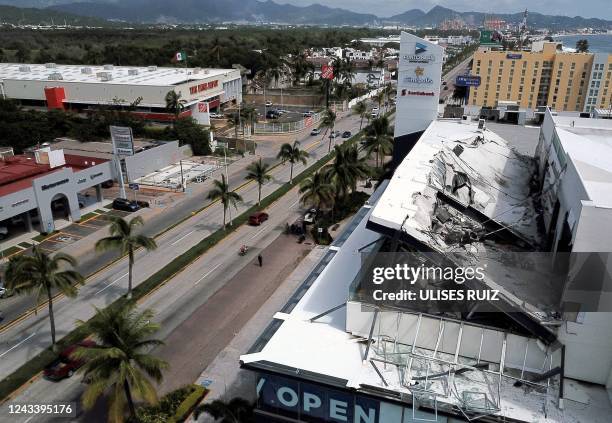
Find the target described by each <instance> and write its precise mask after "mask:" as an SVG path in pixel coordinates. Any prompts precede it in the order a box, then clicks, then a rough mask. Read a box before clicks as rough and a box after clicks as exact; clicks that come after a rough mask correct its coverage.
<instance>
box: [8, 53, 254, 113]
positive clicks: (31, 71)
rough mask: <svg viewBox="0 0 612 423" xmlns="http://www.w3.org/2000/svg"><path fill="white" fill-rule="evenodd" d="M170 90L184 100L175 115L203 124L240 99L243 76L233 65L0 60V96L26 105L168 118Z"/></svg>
mask: <svg viewBox="0 0 612 423" xmlns="http://www.w3.org/2000/svg"><path fill="white" fill-rule="evenodd" d="M170 91H174V92H176V93H177V94H179V95H180V100H181V102H182V103H183V106H184V109H183V110H182V111H181V112H180V114H179V116H181V117H184V116H193V117H194V118H195V119H196V120H198V121H199V122H200V123H202V124H208V123H209V122H210V121H209V116H208V113H209V112H210V111H214V110H218V109H219V108H220V107H221V106H222V105H224V104H226V103H230V102H241V101H242V80H241V76H240V71H239V70H237V69H202V68H178V67H176V68H175V67H157V66H148V67H132V66H130V67H128V66H113V65H104V66H87V65H83V66H75V65H58V64H55V63H46V64H19V63H0V96H1V97H2V98H12V99H16V100H19V101H20V102H21V103H22V104H24V105H30V106H41V107H47V108H49V109H70V110H76V111H87V110H91V109H95V108H96V107H99V106H112V107H128V106H131V105H135V109H134V113H135V114H138V115H141V116H142V117H143V118H145V119H148V120H155V121H170V120H172V119H174V117H175V115H174V113H169V111H168V110H167V109H166V95H167V94H168V92H170Z"/></svg>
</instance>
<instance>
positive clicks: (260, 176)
mask: <svg viewBox="0 0 612 423" xmlns="http://www.w3.org/2000/svg"><path fill="white" fill-rule="evenodd" d="M269 170H270V165H269V164H267V163H263V162H262V161H261V158H260V159H259V161H256V162H253V163H251V164H250V165H248V166H247V172H248V173H247V176H246V178H245V179H248V180H250V181H255V182H256V183H257V189H258V194H257V205H258V206H259V205H261V187H262V186H263V184H265V183H266V182H268V181H269V180H270V179H271V178H272V177H271V176H270V175H269V174H268V172H269Z"/></svg>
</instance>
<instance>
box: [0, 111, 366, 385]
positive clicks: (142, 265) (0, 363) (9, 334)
mask: <svg viewBox="0 0 612 423" xmlns="http://www.w3.org/2000/svg"><path fill="white" fill-rule="evenodd" d="M358 127H359V118H358V117H356V116H348V117H346V118H344V119H342V120H340V121H339V122H338V124H337V128H338V130H341V131H344V130H351V131H353V132H356V131H357V129H358ZM341 141H342V140H341V139H337V141H336V142H341ZM303 147H304V148H306V149H307V150H309V153H310V158H309V161H308V164H307V165H306V166H309V165H310V164H312V163H313V162H314V161H316V160H318V159H320V158H321V157H323V156H324V155H325V154H326V153H327V150H328V145H327V140H325V141H322V140H321V138H320V137H307V138H306V140H304V141H303ZM304 168H305V166H303V165H301V164H297V165H296V166H295V169H294V175H295V174H298V173H300V172H301V171H302V170H303V169H304ZM235 179H236V180H235V181H233V182H232V183H233V184H234V186H236V185H237V184H238V183H239V182H240V183H241V182H243V179H241V177H240V175H237V176H235ZM288 179H289V165H283V166H279V167H277V168H275V169H274V170H273V171H272V179H271V181H270V182H268V183H267V184H266V185H265V186H264V187H263V190H262V195H264V196H265V195H268V194H269V193H271V192H272V191H274V190H276V189H277V188H278V187H280V186H281V185H282V184H283V183H285V182H287V180H288ZM238 193H239V194H240V195H241V196H242V197H243V199H244V202H243V203H241V204H240V205H239V207H238V210H233V211H232V212H233V214H234V216H235V215H237V214H239V213H242V212H244V211H245V210H247V209H248V208H249V207H251V206H252V205H253V204H254V203H255V201H256V198H257V186H256V185H255V184H253V183H250V184H247V185H244V186H242V187H241V188H240V189H238ZM297 200H298V197H297V194H296V193H293V195H286V196H285V197H283V200H282V201H283V203H282V204H283V207H277V208H276V209H277V210H275V211H274V213H273V214H272V219H271V221H270V222H269V223H268V224H266V225H264V226H263V227H262V228H246V227H245V228H241V229H240V230H239V231H238V232H236V233H235V234H232V235H230V240H232V241H229V242H228V241H224V242H223V243H222V244H221V245H220V246H219V247H217V248H216V249H215V251H217V250H218V251H219V252H218V254H221V255H223V254H225V258H226V259H227V260H230V259H231V261H233V260H235V259H236V255H237V254H236V253H237V251H238V246H239V245H241V244H242V243H244V244H251V245H253V244H254V245H257V243H258V237H263V236H264V234H265V231H266V230H268V228H270V230H271V228H272V227H273V224H279V225H281V226H284V223H285V222H288V221H291V219H293V217H294V216H293V215H291V213H295V209H296V207H297V206H298V202H297ZM192 201H193V202H194V203H195V204H197V205H198V206H199V207H201V206H202V204H204V201H205V200H204V198H197V199H196V198H194V199H193V200H192ZM285 203H286V204H285ZM277 204H278V203H277ZM187 213H188V214H189V213H190V212H187ZM165 214H166V215H168V216H167V219H168V222H164V223H161V224H159V223H158V224H159V225H160V227H159V229H161V228H163V227H164V226H163V225H164V224H166V226H167V224H169V223H171V222H172V221H176V220H178V219H179V217H181V215H183V214H185V210H184V207H183V205H181V207H180V208H177V209H176V210H172V211H170V212H169V213H168V212H166V213H165ZM222 216H223V211H222V207H221V205H220V204H219V203H213V204H210V205H209V206H208V207H207V208H206V209H205V210H203V211H202V212H200V213H198V214H196V215H194V216H192V217H190V218H188V219H187V220H185V221H183V222H182V223H180V224H179V225H177V226H175V227H174V228H172V229H170V230H169V231H167V232H165V233H164V234H163V235H161V236H160V237H158V239H157V244H158V248H157V250H155V251H152V252H145V251H138V252H137V255H136V264H135V269H134V285H135V286H136V285H138V284H139V283H141V282H142V281H143V280H145V279H146V278H148V277H149V276H151V275H152V274H154V273H155V272H157V271H158V270H159V269H161V268H162V267H163V266H164V265H166V264H168V263H169V262H170V261H172V260H173V258H174V257H177V256H178V255H180V254H182V253H184V252H185V251H187V250H188V249H189V248H191V247H192V246H193V245H195V244H196V243H197V242H199V241H200V240H202V239H203V238H205V237H206V236H208V235H210V234H211V233H212V232H214V231H216V230H217V229H219V227H220V226H221V222H222ZM147 231H150V232H152V233H155V232H156V230H152V229H151V228H147ZM256 231H260V233H259V234H256V233H255V232H256ZM212 255H213V253H212V252H208V253H207V254H206V255H205V257H207V258H210V257H212ZM231 261H230V262H231ZM222 263H223V261H222V260H219V261H215V262H214V263H213V264H212V265H211V266H210V267H207V266H204V267H203V268H198V267H194V265H195V264H192V266H191V267H190V268H189V269H187V270H186V272H188V274H189V277H190V278H193V279H194V280H193V283H194V284H195V282H198V280H199V282H198V284H197V285H198V286H200V287H206V288H200V289H204V290H205V291H207V292H208V291H209V290H211V289H213V288H214V286H213V287H211V286H208V285H207V284H206V283H205V281H206V280H207V278H210V280H212V281H213V282H211V283H213V284H214V281H215V280H216V279H215V278H214V277H213V276H214V273H215V272H218V271H220V270H221V269H223V266H224V265H223V264H222ZM215 266H217V267H215ZM231 268H232V266H230V269H231ZM173 284H175V281H170V282H169V283H168V285H173ZM126 286H127V261H126V260H125V259H122V260H119V261H117V262H115V263H114V264H112V265H110V266H108V267H106V268H103V269H102V270H100V271H99V272H97V273H95V274H94V275H92V276H91V277H90V278H89V279H88V280H87V283H86V284H85V286H83V287H81V289H80V292H79V296H78V297H77V298H75V299H68V298H65V297H60V298H58V299H57V300H56V302H55V304H54V311H55V321H56V330H57V334H58V337H62V336H63V335H65V334H66V333H68V332H69V331H70V330H72V329H73V328H74V327H75V320H76V319H82V320H86V319H88V318H90V317H91V316H92V315H93V313H94V307H104V306H107V305H108V304H110V303H112V302H113V301H114V300H115V299H117V298H118V297H119V296H120V295H122V294H124V293H125V291H126ZM168 306H169V307H170V309H169V310H175V311H176V310H177V309H176V307H175V306H174V305H172V303H171V302H169V303H168ZM158 307H161V308H162V309H163V303H162V304H160V305H158ZM161 311H162V312H163V310H161ZM175 311H173V312H175ZM49 332H50V331H49V321H48V314H47V311H46V309H43V310H40V311H39V313H38V314H36V315H31V316H29V317H27V318H26V319H23V320H22V321H20V322H18V323H17V324H15V325H13V326H11V327H9V328H8V329H6V330H5V331H3V332H2V333H1V334H0V378H5V377H6V376H8V375H9V374H10V373H11V372H13V371H14V370H15V369H17V368H18V367H19V366H20V365H22V364H23V363H25V362H26V361H28V360H29V359H30V358H32V357H33V356H34V355H36V354H37V353H39V352H40V351H41V350H43V349H44V348H46V347H47V346H48V345H49V343H50V333H49Z"/></svg>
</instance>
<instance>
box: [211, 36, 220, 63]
mask: <svg viewBox="0 0 612 423" xmlns="http://www.w3.org/2000/svg"><path fill="white" fill-rule="evenodd" d="M221 50H223V46H222V45H221V40H220V39H219V37H215V38H214V39H213V41H212V44H211V46H210V54H213V55H215V56H216V58H217V66H220V65H221Z"/></svg>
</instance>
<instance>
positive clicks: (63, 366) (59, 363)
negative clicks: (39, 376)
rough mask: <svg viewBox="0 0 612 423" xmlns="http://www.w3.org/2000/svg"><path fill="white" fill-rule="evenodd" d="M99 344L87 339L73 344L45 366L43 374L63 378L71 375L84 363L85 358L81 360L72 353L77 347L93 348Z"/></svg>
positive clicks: (49, 377)
mask: <svg viewBox="0 0 612 423" xmlns="http://www.w3.org/2000/svg"><path fill="white" fill-rule="evenodd" d="M96 345H97V344H96V343H95V342H94V341H91V340H88V339H85V340H83V341H81V342H79V343H76V344H73V345H71V346H69V347H68V348H66V349H65V350H64V351H62V352H61V353H60V354H59V357H58V359H57V360H55V361H54V362H53V363H51V364H50V365H48V366H47V367H45V370H44V371H43V375H44V376H45V378H46V379H50V380H55V381H57V380H62V379H65V378H68V377H71V376H72V375H73V374H74V373H75V372H76V371H77V370H78V369H79V368H80V367H81V366H82V365H83V364H85V361H84V360H79V359H76V358H74V357H72V354H73V353H74V352H75V351H76V350H77V348H80V347H83V348H91V347H94V346H96Z"/></svg>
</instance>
